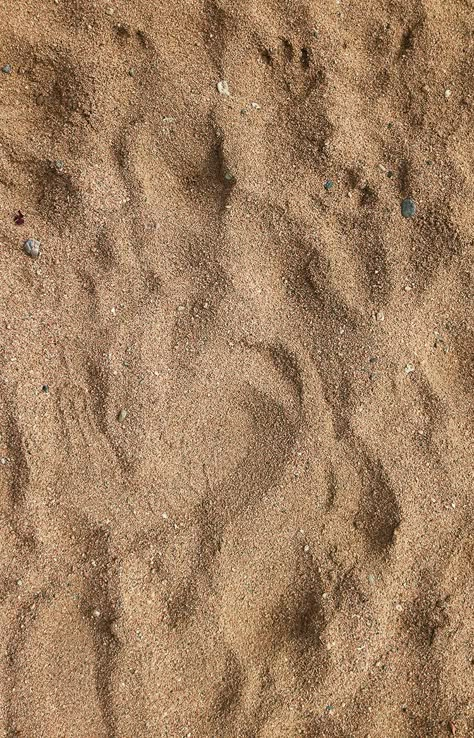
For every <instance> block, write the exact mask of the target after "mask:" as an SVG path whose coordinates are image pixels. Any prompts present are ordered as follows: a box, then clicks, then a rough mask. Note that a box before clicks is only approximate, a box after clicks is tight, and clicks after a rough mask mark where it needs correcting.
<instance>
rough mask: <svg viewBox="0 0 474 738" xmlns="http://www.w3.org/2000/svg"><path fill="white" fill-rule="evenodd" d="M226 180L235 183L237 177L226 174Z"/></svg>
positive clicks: (229, 173) (230, 173)
mask: <svg viewBox="0 0 474 738" xmlns="http://www.w3.org/2000/svg"><path fill="white" fill-rule="evenodd" d="M224 179H226V180H227V181H228V182H235V177H234V175H233V174H232V172H226V173H225V174H224Z"/></svg>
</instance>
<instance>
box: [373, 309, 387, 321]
mask: <svg viewBox="0 0 474 738" xmlns="http://www.w3.org/2000/svg"><path fill="white" fill-rule="evenodd" d="M375 318H376V320H377V321H378V322H379V323H383V321H384V320H385V313H384V311H383V310H379V311H378V312H377V313H376V314H375Z"/></svg>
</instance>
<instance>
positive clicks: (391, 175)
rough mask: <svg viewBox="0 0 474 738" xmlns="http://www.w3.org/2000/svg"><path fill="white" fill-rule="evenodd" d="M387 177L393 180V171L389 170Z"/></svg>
mask: <svg viewBox="0 0 474 738" xmlns="http://www.w3.org/2000/svg"><path fill="white" fill-rule="evenodd" d="M387 177H388V178H389V179H392V177H393V172H392V170H391V169H389V170H388V172H387Z"/></svg>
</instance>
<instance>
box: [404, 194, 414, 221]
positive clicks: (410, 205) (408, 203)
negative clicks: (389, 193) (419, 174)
mask: <svg viewBox="0 0 474 738" xmlns="http://www.w3.org/2000/svg"><path fill="white" fill-rule="evenodd" d="M415 213H416V204H415V201H414V200H412V199H411V197H406V198H405V199H404V200H402V215H403V217H404V218H413V216H414V215H415Z"/></svg>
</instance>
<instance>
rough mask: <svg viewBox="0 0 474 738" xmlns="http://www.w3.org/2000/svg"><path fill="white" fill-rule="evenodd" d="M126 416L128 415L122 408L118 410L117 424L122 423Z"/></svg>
mask: <svg viewBox="0 0 474 738" xmlns="http://www.w3.org/2000/svg"><path fill="white" fill-rule="evenodd" d="M127 415H128V413H127V411H126V410H125V409H124V408H122V409H121V410H120V412H119V414H118V415H117V420H118V422H119V423H123V421H124V420H125V418H126V417H127Z"/></svg>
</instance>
